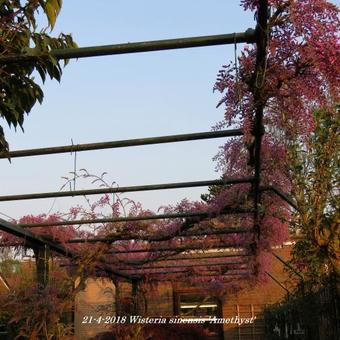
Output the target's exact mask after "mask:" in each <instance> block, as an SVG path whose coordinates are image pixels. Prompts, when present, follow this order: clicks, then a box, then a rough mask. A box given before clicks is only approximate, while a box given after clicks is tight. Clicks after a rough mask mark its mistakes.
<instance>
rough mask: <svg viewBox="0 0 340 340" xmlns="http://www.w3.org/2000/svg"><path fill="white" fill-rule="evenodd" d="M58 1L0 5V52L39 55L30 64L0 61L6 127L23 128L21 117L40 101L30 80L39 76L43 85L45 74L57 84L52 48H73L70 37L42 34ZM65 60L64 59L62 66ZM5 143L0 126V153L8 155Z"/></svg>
mask: <svg viewBox="0 0 340 340" xmlns="http://www.w3.org/2000/svg"><path fill="white" fill-rule="evenodd" d="M61 6H62V0H26V1H20V0H4V1H1V3H0V53H1V57H6V56H11V55H27V56H29V55H40V56H42V57H39V58H38V59H36V60H34V61H25V62H20V63H16V62H3V61H1V60H0V117H1V118H3V119H4V120H5V121H6V122H7V124H8V125H9V127H11V126H14V128H17V127H18V126H19V127H20V128H22V129H23V124H24V118H25V115H26V114H29V112H30V111H31V109H32V107H33V106H34V105H35V104H36V102H39V103H40V104H41V103H42V101H43V96H44V94H43V91H42V89H41V88H40V86H39V85H38V83H37V82H36V81H35V80H34V77H33V74H34V72H37V73H39V75H40V78H41V80H42V81H43V82H44V81H45V78H46V75H47V74H48V75H49V76H50V78H51V79H56V80H58V81H60V77H61V74H62V67H61V64H60V62H59V61H58V60H56V59H55V58H54V57H53V54H51V53H50V52H51V50H52V49H62V48H67V47H76V44H75V42H74V41H73V39H72V37H71V35H66V34H61V35H60V36H59V37H57V38H54V37H51V36H50V35H49V34H47V33H46V30H47V29H48V27H49V28H50V29H51V30H52V29H53V27H54V25H55V22H56V19H57V16H58V14H59V12H60V10H61ZM39 11H42V12H43V13H45V15H46V18H47V21H48V27H46V28H43V29H41V30H40V31H39V32H38V31H37V30H38V25H37V21H36V16H37V15H38V13H39ZM0 59H1V58H0ZM66 63H67V60H65V64H66ZM8 150H9V149H8V143H7V141H6V138H5V135H4V131H3V128H2V126H1V125H0V152H8Z"/></svg>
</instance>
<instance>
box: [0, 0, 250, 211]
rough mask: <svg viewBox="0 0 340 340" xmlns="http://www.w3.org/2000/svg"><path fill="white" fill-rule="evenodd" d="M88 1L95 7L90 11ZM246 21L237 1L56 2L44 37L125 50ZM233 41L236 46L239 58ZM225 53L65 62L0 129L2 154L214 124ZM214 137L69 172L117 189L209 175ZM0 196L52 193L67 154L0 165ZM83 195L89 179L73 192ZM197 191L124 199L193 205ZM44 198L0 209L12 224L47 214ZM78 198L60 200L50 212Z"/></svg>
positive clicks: (89, 157) (111, 157)
mask: <svg viewBox="0 0 340 340" xmlns="http://www.w3.org/2000/svg"><path fill="white" fill-rule="evenodd" d="M94 3H95V5H94ZM248 27H254V21H253V15H252V14H251V13H245V12H244V11H243V9H242V8H241V7H240V6H239V1H238V0H231V1H223V0H210V1H201V0H195V1H194V0H190V1H178V0H173V1H154V0H145V1H136V0H135V1H126V0H125V1H117V0H99V1H95V2H93V1H90V0H72V1H71V0H65V1H64V5H63V9H62V12H61V14H60V16H59V18H58V22H57V25H56V27H55V29H54V31H53V34H57V33H58V32H64V33H72V35H73V37H74V39H75V41H76V42H77V43H78V45H79V46H92V45H104V44H115V43H125V42H134V41H144V40H156V39H168V38H179V37H189V36H198V35H212V34H223V33H233V32H241V31H245V30H246V29H247V28H248ZM241 48H242V44H240V45H238V50H239V51H240V50H241ZM233 58H234V46H231V45H229V46H218V47H205V48H195V49H185V50H176V51H163V52H152V53H143V54H134V55H123V56H108V57H100V58H87V59H81V60H78V61H75V60H73V61H71V62H70V64H69V65H68V66H67V67H66V68H65V70H64V74H63V77H62V80H61V83H60V84H59V83H57V82H55V81H54V82H52V81H47V82H46V83H45V84H44V85H43V90H44V93H45V99H44V102H43V104H42V105H41V106H40V105H37V106H35V107H34V109H33V110H32V112H31V113H30V115H29V116H28V117H27V119H26V121H25V124H24V127H25V133H22V132H21V131H19V130H18V131H17V132H15V131H14V130H9V129H6V130H5V131H6V134H7V138H8V141H9V143H10V146H11V149H12V150H16V149H25V148H36V147H44V146H55V145H65V144H70V143H71V139H72V140H73V142H74V143H89V142H99V141H109V140H119V139H128V138H137V137H147V136H159V135H168V134H179V133H190V132H200V131H208V130H210V129H211V126H213V125H214V124H215V123H216V122H217V121H219V120H221V119H222V118H223V109H216V108H215V106H216V103H217V102H218V100H219V98H220V94H218V93H213V92H212V89H213V85H214V81H215V78H216V74H217V72H218V70H219V69H220V67H221V65H222V64H225V63H227V62H228V61H230V60H232V59H233ZM222 143H223V139H217V140H205V141H195V142H186V143H174V144H166V145H159V146H144V147H134V148H125V149H115V150H105V151H91V152H82V153H78V155H77V168H78V169H80V168H86V169H87V170H88V171H89V172H91V173H94V174H101V173H102V172H104V171H106V172H108V175H107V179H108V180H109V181H116V182H117V183H118V184H119V185H120V186H125V185H139V184H152V183H162V182H177V181H191V180H204V179H214V178H218V177H219V174H218V173H216V172H215V171H214V168H215V164H214V163H213V161H212V157H213V156H214V155H215V154H216V153H217V151H218V146H219V145H221V144H222ZM1 167H2V176H1V188H2V190H1V194H18V193H29V192H44V191H57V190H59V188H60V187H61V185H62V184H63V183H64V180H62V179H61V177H62V176H67V175H68V173H69V172H70V171H73V156H72V155H70V154H63V155H50V156H40V157H30V158H22V159H13V160H12V164H9V163H8V162H7V161H5V160H3V161H2V165H1ZM90 187H91V188H92V187H93V186H91V185H90V183H89V182H81V181H79V182H78V183H77V189H85V188H90ZM204 190H205V188H197V189H180V190H168V191H158V192H147V193H138V194H128V196H129V197H131V198H133V199H135V200H137V201H141V202H142V203H143V205H144V206H145V207H146V208H150V209H157V208H158V207H159V206H161V205H164V204H169V203H170V204H174V203H176V202H178V201H180V200H181V199H183V198H185V197H188V198H190V199H199V196H200V193H201V192H204ZM52 202H53V200H36V201H22V202H21V201H18V202H9V203H1V204H0V212H1V213H5V214H7V215H9V216H12V217H15V218H17V217H20V216H22V215H25V214H29V213H33V214H38V213H44V212H47V211H48V210H49V209H50V207H51V204H52ZM80 202H82V200H79V199H65V198H61V199H58V200H57V201H56V202H55V205H54V211H55V210H67V209H68V208H69V207H70V206H72V205H74V204H77V203H80Z"/></svg>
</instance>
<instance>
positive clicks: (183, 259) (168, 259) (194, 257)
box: [106, 252, 252, 266]
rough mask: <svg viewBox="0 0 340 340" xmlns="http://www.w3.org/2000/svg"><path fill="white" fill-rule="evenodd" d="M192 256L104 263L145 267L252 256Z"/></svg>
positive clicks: (117, 260)
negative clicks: (164, 263)
mask: <svg viewBox="0 0 340 340" xmlns="http://www.w3.org/2000/svg"><path fill="white" fill-rule="evenodd" d="M192 255H194V254H189V255H187V256H182V257H179V256H177V255H169V256H166V258H163V257H161V258H159V259H157V258H156V259H149V260H141V261H138V260H137V261H126V260H123V261H121V260H119V259H116V261H113V262H108V261H106V263H110V264H125V265H132V266H134V265H143V264H144V265H145V264H149V263H162V262H170V263H171V262H173V261H176V262H178V261H197V260H199V261H201V260H209V259H210V260H211V259H225V258H235V257H236V258H237V257H240V258H243V257H250V256H252V255H250V254H247V253H244V252H243V253H239V254H225V253H221V254H216V253H215V254H203V255H201V256H192Z"/></svg>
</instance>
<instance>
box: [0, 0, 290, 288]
mask: <svg viewBox="0 0 340 340" xmlns="http://www.w3.org/2000/svg"><path fill="white" fill-rule="evenodd" d="M259 4H260V5H259V10H258V15H257V26H256V28H255V29H248V30H246V31H245V32H241V33H232V34H222V35H214V36H201V37H190V38H181V39H169V40H158V41H145V42H137V43H127V44H118V45H107V46H94V47H83V48H72V49H63V50H52V51H51V54H52V55H53V56H54V57H55V58H56V59H58V60H61V59H74V58H87V57H94V56H105V55H117V54H127V53H141V52H149V51H162V50H170V49H183V48H192V47H204V46H216V45H225V44H237V43H252V44H254V43H255V44H256V46H257V55H256V65H255V72H254V74H253V78H254V82H256V85H255V86H254V89H253V97H254V103H255V107H256V114H255V117H254V126H253V130H252V134H253V137H254V150H253V154H251V155H249V157H252V158H253V159H254V160H255V162H254V170H253V175H252V176H251V177H244V178H223V179H216V180H202V181H195V182H178V183H161V184H147V185H139V186H126V187H117V188H98V189H89V190H75V191H68V192H42V193H25V194H18V195H6V196H0V201H2V202H5V201H17V200H32V199H44V198H56V197H74V196H84V195H98V194H107V193H124V192H137V191H154V190H168V189H178V188H190V187H206V186H212V185H214V186H232V185H236V184H241V183H248V184H250V185H251V193H252V195H253V207H252V208H243V207H242V206H240V207H236V208H235V207H228V206H226V207H224V208H223V209H222V210H221V211H219V212H218V213H212V212H209V211H197V212H183V213H168V214H158V215H145V216H129V217H116V218H96V219H81V220H70V221H68V220H65V221H56V222H42V223H30V224H28V223H27V224H18V225H16V224H13V223H10V222H8V221H5V220H3V219H0V229H1V230H2V231H5V232H7V233H10V234H12V235H15V236H17V237H19V238H21V239H22V240H24V242H25V246H27V247H29V248H32V249H34V251H35V255H36V259H37V261H38V258H39V259H41V258H42V257H43V256H39V254H40V253H41V254H42V253H44V254H45V255H46V251H47V250H46V249H48V251H53V252H56V253H57V254H60V255H62V256H65V257H66V258H69V259H71V260H74V259H77V258H78V257H79V256H80V255H79V253H77V252H76V251H74V250H70V249H69V248H68V247H66V246H63V245H61V244H59V243H57V242H55V241H52V240H50V239H49V238H48V237H46V236H41V235H37V234H35V233H34V232H32V231H31V230H34V228H36V227H57V226H67V225H82V224H95V223H97V224H99V223H120V222H131V221H148V220H161V219H182V220H183V223H182V227H181V228H180V230H178V231H177V232H176V233H175V234H172V235H167V236H157V235H156V236H155V235H141V234H140V233H136V234H130V235H125V234H123V233H117V235H113V236H110V237H94V238H83V239H81V238H76V239H70V240H68V241H67V242H66V244H71V243H75V244H79V243H81V244H87V243H88V244H93V243H98V242H101V243H104V244H110V245H111V248H110V250H109V251H108V253H107V254H106V256H105V257H106V258H105V259H102V260H101V261H100V263H99V264H98V265H97V267H98V270H103V271H105V272H106V273H108V274H109V275H111V276H113V277H114V278H120V279H124V280H127V281H129V282H132V283H133V284H136V282H138V280H143V278H144V274H145V273H149V274H150V275H151V276H155V277H157V275H161V277H160V280H163V279H164V277H165V279H166V277H167V275H168V274H170V275H173V274H176V273H179V274H181V273H182V274H183V273H184V272H187V271H188V270H194V268H196V267H198V268H199V267H200V266H207V267H208V269H205V271H204V272H201V274H199V273H197V272H195V275H200V276H202V277H209V276H213V275H216V274H214V273H216V272H217V271H218V270H220V271H221V270H222V269H223V268H224V267H226V268H227V269H226V270H225V272H223V270H222V272H220V276H223V277H224V276H225V277H228V275H229V274H228V269H231V268H232V272H230V278H234V277H248V276H247V275H246V276H244V275H245V274H247V270H248V271H249V269H247V264H248V263H249V258H251V257H252V256H253V255H254V254H255V253H256V243H257V241H258V239H259V237H260V233H261V228H260V219H261V216H260V211H259V206H260V203H261V194H262V192H265V191H271V192H273V193H275V194H276V195H278V196H279V197H281V198H282V199H283V200H284V201H286V202H288V203H289V204H290V205H292V206H293V207H294V208H296V206H295V204H294V201H293V200H292V199H291V198H290V197H289V196H287V195H286V194H284V193H282V192H281V191H280V190H278V189H277V188H275V187H271V186H269V187H261V185H260V184H261V141H262V136H263V134H264V126H263V111H264V101H263V99H262V91H263V80H264V77H265V68H266V65H265V63H266V53H267V52H266V49H267V40H268V15H269V14H268V1H267V0H260V1H259ZM43 57H44V55H40V56H36V55H33V54H32V55H31V54H30V53H27V54H25V55H11V56H6V55H5V56H0V65H1V64H8V63H25V62H27V61H34V60H35V59H36V58H43ZM242 135H243V131H242V130H241V129H231V130H223V131H213V132H211V131H209V132H199V133H190V134H181V135H170V136H159V137H149V138H137V139H129V140H118V141H108V142H100V143H90V144H77V145H64V146H57V147H45V148H38V149H26V150H15V151H11V152H10V153H9V154H7V153H6V154H5V153H0V158H2V159H6V158H8V157H10V158H19V157H32V156H41V155H49V154H58V153H69V152H82V151H91V150H92V151H93V150H101V149H113V148H125V147H136V146H142V145H155V144H162V143H175V142H176V143H178V142H185V141H194V140H205V139H212V138H229V137H238V136H242ZM227 214H231V215H234V214H241V215H242V214H248V215H249V214H250V215H251V216H252V218H253V222H254V223H253V227H252V228H244V227H230V226H229V227H225V228H222V229H218V230H206V231H204V230H199V231H191V230H190V229H192V228H193V227H194V226H195V225H197V224H198V223H199V222H201V221H206V220H209V219H213V218H217V217H218V216H222V215H227ZM246 233H252V234H253V235H254V236H253V243H252V244H235V243H226V242H221V241H220V242H218V240H216V242H214V243H213V244H210V245H209V246H208V247H203V246H202V239H201V238H203V239H204V238H207V237H214V236H218V235H220V236H223V235H230V234H246ZM183 238H193V239H195V240H197V241H198V242H197V244H192V245H179V244H176V245H166V244H165V245H162V244H161V243H162V242H163V243H164V242H167V241H169V242H170V241H174V240H176V239H179V240H181V239H183ZM129 240H136V241H149V242H150V244H149V247H144V248H143V247H139V248H138V249H129V250H125V249H124V248H123V247H124V245H121V244H119V243H118V244H117V243H116V242H121V241H122V242H124V241H129ZM12 245H15V244H12ZM254 245H255V246H254ZM0 246H1V245H0ZM2 246H8V245H5V244H3V245H2ZM202 249H204V252H203V253H201V252H200V250H202ZM138 253H141V254H144V255H148V256H149V257H150V258H149V259H147V260H145V261H144V263H143V261H140V262H138V263H137V262H134V261H133V260H131V261H127V262H124V263H123V262H121V261H120V256H121V255H124V254H138ZM157 253H161V256H159V255H157ZM37 254H38V255H37ZM155 254H156V256H155ZM233 258H235V259H234V260H233ZM216 259H217V260H219V261H218V262H214V261H216ZM240 259H245V260H240ZM188 260H190V261H193V262H192V263H191V264H188V263H186V261H188ZM65 265H71V266H72V264H65ZM159 269H161V270H162V271H159ZM164 269H165V270H164ZM224 269H225V268H224ZM131 271H133V273H131Z"/></svg>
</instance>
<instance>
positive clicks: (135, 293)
mask: <svg viewBox="0 0 340 340" xmlns="http://www.w3.org/2000/svg"><path fill="white" fill-rule="evenodd" d="M138 312H139V303H138V280H137V279H132V314H133V315H138Z"/></svg>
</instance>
